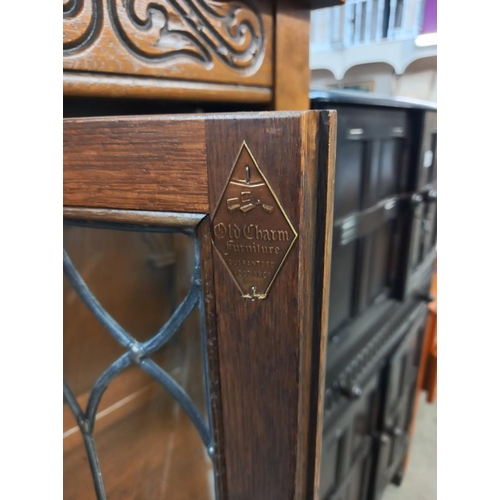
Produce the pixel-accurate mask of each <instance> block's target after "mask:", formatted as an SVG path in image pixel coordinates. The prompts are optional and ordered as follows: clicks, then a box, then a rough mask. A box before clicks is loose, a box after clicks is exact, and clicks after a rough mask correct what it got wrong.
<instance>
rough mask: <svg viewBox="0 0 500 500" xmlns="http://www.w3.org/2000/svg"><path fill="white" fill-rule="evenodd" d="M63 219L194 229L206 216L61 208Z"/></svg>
mask: <svg viewBox="0 0 500 500" xmlns="http://www.w3.org/2000/svg"><path fill="white" fill-rule="evenodd" d="M63 217H64V219H68V220H78V221H83V220H87V221H96V222H116V223H127V224H138V225H145V226H150V225H151V226H162V227H163V226H169V227H182V228H188V229H194V228H196V227H197V226H198V224H199V223H200V222H201V221H202V220H203V219H204V218H205V217H206V214H204V213H202V214H199V213H181V212H153V211H142V210H116V209H107V208H84V207H63Z"/></svg>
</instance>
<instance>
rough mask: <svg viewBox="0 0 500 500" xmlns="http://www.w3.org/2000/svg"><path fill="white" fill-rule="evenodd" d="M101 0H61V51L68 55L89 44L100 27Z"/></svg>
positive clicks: (97, 33)
mask: <svg viewBox="0 0 500 500" xmlns="http://www.w3.org/2000/svg"><path fill="white" fill-rule="evenodd" d="M102 8H103V7H102V0H67V1H66V2H63V26H64V28H63V53H64V55H70V54H73V53H75V52H79V51H81V50H84V49H85V48H87V47H88V46H90V45H91V44H92V43H93V42H94V41H95V40H96V38H97V36H98V35H99V33H100V31H101V28H102Z"/></svg>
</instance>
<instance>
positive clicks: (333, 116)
mask: <svg viewBox="0 0 500 500" xmlns="http://www.w3.org/2000/svg"><path fill="white" fill-rule="evenodd" d="M318 120H319V127H318V129H319V130H318V135H319V150H320V154H321V153H322V151H323V150H324V148H325V147H327V152H328V156H327V159H326V167H327V170H326V171H324V170H323V169H321V166H322V164H321V163H320V165H319V170H320V171H319V176H318V184H319V186H320V187H321V186H322V185H326V189H325V190H324V191H323V193H324V196H323V197H320V198H319V202H318V207H317V210H318V218H319V216H320V214H324V217H325V221H324V226H323V227H322V228H321V229H322V230H323V231H324V234H323V235H322V238H321V242H320V245H318V247H317V249H316V259H317V260H316V262H318V266H319V267H320V269H322V274H321V276H322V282H321V287H320V288H319V289H318V295H319V297H317V299H316V300H318V302H319V303H320V304H321V306H320V307H321V315H320V316H319V317H315V318H314V320H315V321H316V324H314V326H313V330H314V331H317V335H318V336H319V339H318V340H319V342H317V344H318V348H319V353H317V356H316V357H317V361H318V368H317V381H318V388H317V394H316V401H312V405H311V412H316V415H317V418H316V425H315V428H312V427H311V431H312V432H315V433H316V435H313V436H312V440H313V442H312V443H311V453H312V454H313V456H312V457H311V459H310V463H311V466H313V467H314V470H313V471H312V472H311V478H310V481H311V483H310V484H311V486H310V487H312V488H313V490H312V491H311V490H310V491H309V492H308V497H309V498H311V500H318V499H319V484H320V467H321V453H322V447H323V407H324V396H325V378H326V354H327V346H328V318H329V304H330V273H331V263H332V259H331V252H332V243H333V222H334V216H335V214H334V210H333V206H334V183H335V167H336V154H337V111H322V112H320V114H319V117H318ZM315 274H317V273H315ZM318 323H319V325H318ZM317 325H318V326H317ZM313 458H314V461H313Z"/></svg>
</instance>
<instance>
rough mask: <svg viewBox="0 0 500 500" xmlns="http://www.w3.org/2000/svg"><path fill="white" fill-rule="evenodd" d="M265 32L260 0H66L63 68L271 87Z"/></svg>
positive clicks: (266, 5) (266, 12) (264, 6)
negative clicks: (154, 0)
mask: <svg viewBox="0 0 500 500" xmlns="http://www.w3.org/2000/svg"><path fill="white" fill-rule="evenodd" d="M273 30H274V26H273V7H272V4H271V3H270V2H267V1H264V0H259V1H257V2H249V1H247V0H239V1H227V2H220V1H216V2H207V1H204V0H202V1H198V2H192V1H190V0H184V1H181V2H179V1H172V0H162V1H161V2H158V3H151V2H149V1H147V0H137V1H135V2H129V1H127V2H120V1H118V0H74V1H71V0H68V1H66V2H65V4H64V16H63V42H64V43H63V46H64V52H63V54H64V59H63V68H64V69H65V70H72V71H79V72H88V73H100V74H102V73H107V74H110V75H131V76H147V77H153V78H161V79H170V80H172V79H173V80H175V79H181V80H186V81H204V82H216V83H234V84H246V85H253V86H262V87H271V85H272V80H273V74H272V68H273V55H274V49H273V43H274V33H273ZM77 87H78V86H77ZM75 90H76V91H78V88H76V89H75ZM222 93H223V92H221V94H222Z"/></svg>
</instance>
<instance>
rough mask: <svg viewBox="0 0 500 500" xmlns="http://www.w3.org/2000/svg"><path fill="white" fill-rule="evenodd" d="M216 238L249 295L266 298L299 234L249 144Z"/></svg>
mask: <svg viewBox="0 0 500 500" xmlns="http://www.w3.org/2000/svg"><path fill="white" fill-rule="evenodd" d="M212 238H213V241H214V245H215V248H216V249H217V251H218V252H219V255H220V256H221V258H222V260H223V261H224V263H225V265H226V267H227V269H228V271H229V273H230V274H231V276H232V277H233V279H234V281H235V283H236V285H237V286H238V288H239V289H240V291H241V293H242V295H243V297H246V298H251V299H264V298H265V297H266V296H267V293H268V291H269V289H270V287H271V285H272V284H273V282H274V280H275V278H276V275H277V274H278V271H279V270H280V268H281V266H282V265H283V262H284V261H285V259H286V257H287V255H288V252H290V249H291V248H292V245H293V243H294V242H295V240H296V239H297V232H296V231H295V229H294V228H293V226H292V223H291V222H290V220H289V219H288V217H287V215H286V214H285V211H284V210H283V207H282V206H281V204H280V202H279V200H278V198H277V197H276V195H275V194H274V192H273V190H272V188H271V186H270V185H269V182H268V181H267V179H266V177H265V176H264V173H263V172H262V170H261V169H260V168H259V166H258V165H257V162H256V161H255V158H254V157H253V155H252V153H251V152H250V150H249V149H248V146H247V144H246V143H245V142H243V144H242V145H241V148H240V151H239V153H238V156H237V158H236V161H235V163H234V166H233V169H232V170H231V174H230V176H229V179H228V181H227V184H226V187H225V189H224V192H223V194H222V197H221V199H220V201H219V204H218V205H217V208H216V210H215V215H214V217H213V221H212Z"/></svg>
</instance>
